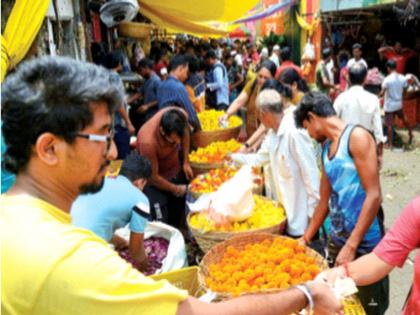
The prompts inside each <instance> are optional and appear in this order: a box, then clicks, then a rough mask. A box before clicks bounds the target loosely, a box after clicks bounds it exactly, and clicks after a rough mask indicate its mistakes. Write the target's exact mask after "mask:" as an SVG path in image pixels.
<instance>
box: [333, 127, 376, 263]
mask: <svg viewBox="0 0 420 315" xmlns="http://www.w3.org/2000/svg"><path fill="white" fill-rule="evenodd" d="M349 150H350V154H351V155H352V156H353V160H354V164H355V165H356V169H357V173H358V174H359V177H360V181H361V184H362V186H363V188H364V190H365V192H366V197H365V200H364V202H363V206H362V210H361V211H360V215H359V218H358V220H357V223H356V225H355V227H354V229H353V231H352V233H351V235H350V237H349V238H348V239H347V241H346V244H344V246H343V248H342V249H341V250H340V252H339V254H338V256H337V260H336V264H337V265H342V264H344V263H346V262H350V261H353V260H354V258H355V256H356V251H357V248H358V247H359V244H360V242H361V241H362V240H363V238H364V236H365V234H366V232H367V231H368V230H369V227H370V226H371V225H372V222H373V221H374V220H375V218H376V216H377V214H378V210H379V206H380V203H381V189H380V183H379V169H378V162H377V161H378V156H377V154H376V143H375V141H374V140H373V137H372V136H371V135H370V134H369V132H368V131H366V130H365V129H363V128H360V127H356V128H355V129H354V130H353V132H352V133H351V136H350V144H349Z"/></svg>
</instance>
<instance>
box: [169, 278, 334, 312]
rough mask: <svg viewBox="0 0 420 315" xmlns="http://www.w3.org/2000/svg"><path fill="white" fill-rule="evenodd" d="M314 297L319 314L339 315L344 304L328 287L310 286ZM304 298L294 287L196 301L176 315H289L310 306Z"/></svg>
mask: <svg viewBox="0 0 420 315" xmlns="http://www.w3.org/2000/svg"><path fill="white" fill-rule="evenodd" d="M308 285H309V287H310V289H311V291H312V295H313V300H314V305H315V313H316V314H331V315H333V314H337V312H339V311H340V310H341V309H342V305H341V303H340V302H339V301H338V300H337V299H336V297H335V296H334V295H333V293H332V291H331V289H330V287H329V286H327V285H326V284H322V283H310V284H308ZM307 303H308V302H307V299H306V297H305V295H304V294H303V293H302V292H301V291H300V290H298V289H296V288H295V287H293V288H291V289H289V290H287V291H282V292H279V293H274V294H261V295H247V296H243V297H239V298H236V299H232V300H228V301H224V302H220V303H211V304H210V303H205V302H201V301H199V300H197V299H195V298H193V297H189V298H187V299H186V300H185V301H183V302H181V303H180V304H179V306H178V311H177V313H176V314H177V315H254V314H258V315H272V314H276V315H289V314H292V313H297V312H299V311H300V310H301V309H303V308H304V307H305V306H306V305H307Z"/></svg>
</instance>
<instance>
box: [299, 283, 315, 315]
mask: <svg viewBox="0 0 420 315" xmlns="http://www.w3.org/2000/svg"><path fill="white" fill-rule="evenodd" d="M295 288H296V289H298V290H299V291H301V292H302V293H303V294H304V295H305V297H306V300H307V302H308V306H307V307H308V308H309V314H313V311H314V299H313V296H312V291H311V289H310V288H309V286H308V285H307V284H306V283H303V284H300V285H297V286H295Z"/></svg>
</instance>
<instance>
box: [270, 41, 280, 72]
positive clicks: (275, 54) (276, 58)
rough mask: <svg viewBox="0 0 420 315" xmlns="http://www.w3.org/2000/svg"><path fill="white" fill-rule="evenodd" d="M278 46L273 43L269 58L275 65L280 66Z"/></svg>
mask: <svg viewBox="0 0 420 315" xmlns="http://www.w3.org/2000/svg"><path fill="white" fill-rule="evenodd" d="M279 56H280V46H279V45H274V47H273V52H272V53H271V56H270V60H271V61H272V62H274V63H275V64H276V67H277V68H278V67H280V59H279Z"/></svg>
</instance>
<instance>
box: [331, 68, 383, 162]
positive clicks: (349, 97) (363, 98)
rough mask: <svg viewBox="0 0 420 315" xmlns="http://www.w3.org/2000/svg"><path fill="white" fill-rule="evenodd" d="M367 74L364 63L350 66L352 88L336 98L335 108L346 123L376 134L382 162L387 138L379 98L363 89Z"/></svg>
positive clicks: (349, 79)
mask: <svg viewBox="0 0 420 315" xmlns="http://www.w3.org/2000/svg"><path fill="white" fill-rule="evenodd" d="M366 76H367V68H366V67H365V66H364V65H363V64H362V63H354V64H353V65H352V66H351V67H350V68H349V74H348V83H349V85H350V88H349V89H348V90H347V91H345V92H343V93H341V94H340V95H339V96H338V97H337V98H336V100H335V102H334V109H335V111H336V113H337V116H338V117H339V118H341V119H342V120H343V121H344V122H345V123H347V124H353V125H361V126H363V127H365V128H366V129H367V130H369V131H370V132H371V133H372V134H373V135H374V136H375V140H376V144H377V145H378V158H379V160H380V161H381V162H382V147H383V143H385V141H386V139H385V138H384V134H383V130H382V121H381V110H380V105H379V99H378V97H377V96H376V95H375V94H372V93H369V92H367V91H365V90H364V89H363V83H364V82H365V80H366ZM381 164H382V163H380V165H381Z"/></svg>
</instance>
